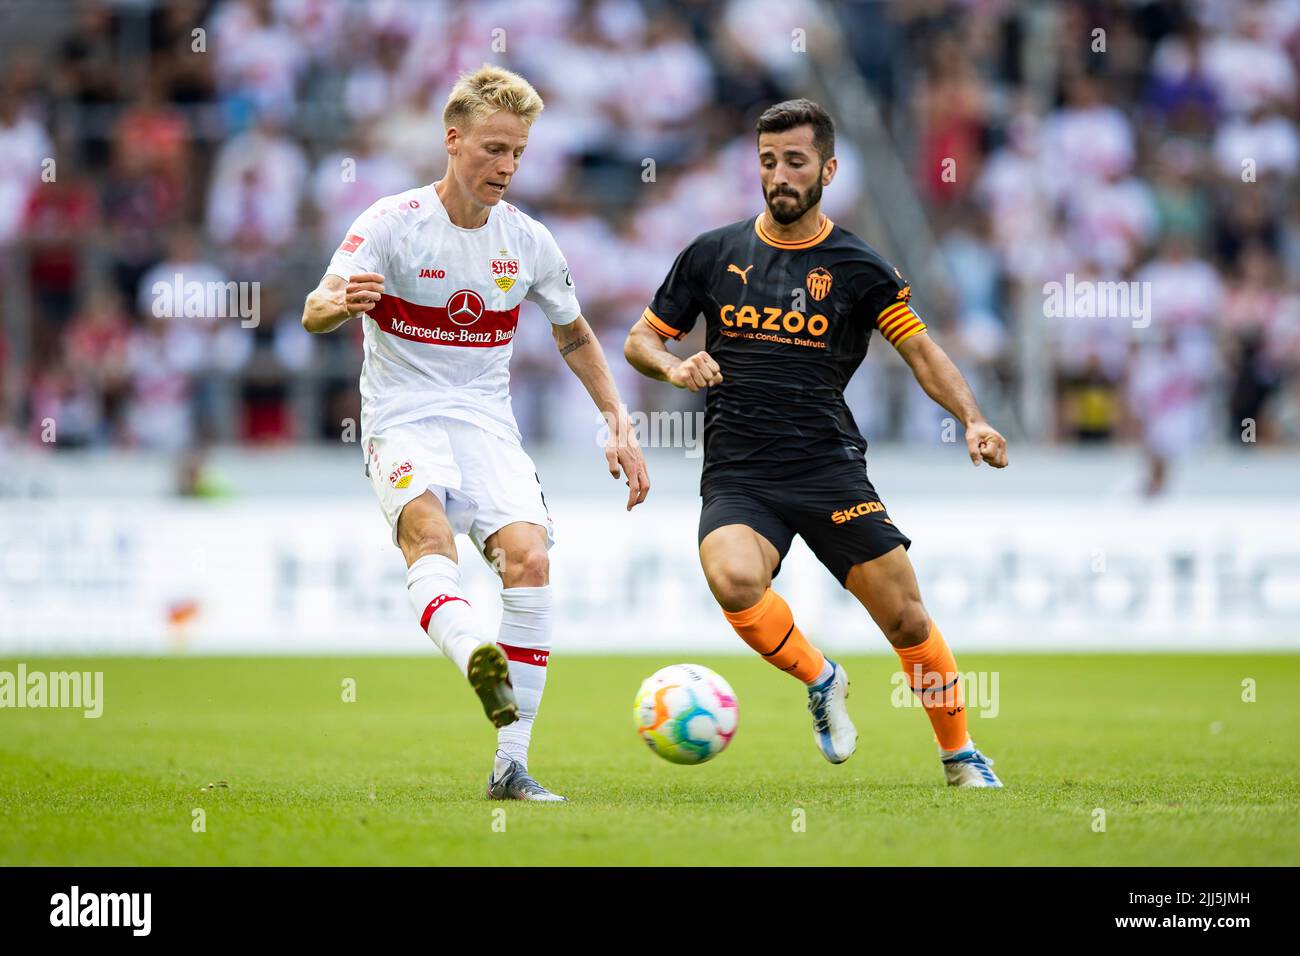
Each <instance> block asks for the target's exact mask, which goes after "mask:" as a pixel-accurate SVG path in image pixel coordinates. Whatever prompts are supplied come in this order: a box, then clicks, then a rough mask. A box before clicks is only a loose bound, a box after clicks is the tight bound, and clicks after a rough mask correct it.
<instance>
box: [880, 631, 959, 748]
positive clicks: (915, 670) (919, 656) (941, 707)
mask: <svg viewBox="0 0 1300 956" xmlns="http://www.w3.org/2000/svg"><path fill="white" fill-rule="evenodd" d="M894 653H896V654H897V655H898V659H899V660H900V661H902V662H903V673H904V674H905V675H907V683H908V686H910V687H911V688H912V690H913V691H915V692H916V693H917V694H918V695H919V696H920V698H921V704H922V706H924V707H925V713H926V716H928V717H929V718H930V725H931V726H932V727H934V736H935V739H936V740H938V741H939V746H940V747H942V748H943V749H944V750H958V749H960V748H961V747H964V746H965V745H966V739H967V733H966V705H965V703H964V702H963V700H962V692H961V680H960V679H959V678H958V675H957V661H956V660H955V659H954V658H953V656H952V651H950V650H949V649H948V644H947V642H946V641H945V640H944V639H943V635H942V634H940V633H939V628H938V626H937V625H936V624H935V623H934V621H931V622H930V636H929V637H927V638H926V639H925V640H924V641H922V642H921V643H920V644H917V645H915V646H914V647H896V648H894Z"/></svg>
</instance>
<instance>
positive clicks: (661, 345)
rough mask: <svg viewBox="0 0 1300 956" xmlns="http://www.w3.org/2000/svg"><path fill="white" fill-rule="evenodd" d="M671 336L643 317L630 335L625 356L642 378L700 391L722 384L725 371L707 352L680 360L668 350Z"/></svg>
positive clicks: (624, 344) (624, 350)
mask: <svg viewBox="0 0 1300 956" xmlns="http://www.w3.org/2000/svg"><path fill="white" fill-rule="evenodd" d="M667 340H668V337H667V336H665V335H663V333H661V332H659V331H657V330H656V329H655V327H654V326H652V325H651V324H650V323H649V322H648V321H647V320H646V319H645V317H644V316H643V317H642V318H640V319H638V320H637V323H636V325H634V326H632V330H631V331H630V332H628V334H627V341H626V342H624V343H623V357H624V358H625V359H627V360H628V363H629V364H630V365H631V366H632V367H633V368H634V369H636V370H637V371H638V372H640V373H641V374H642V375H646V376H649V377H650V378H653V379H658V380H659V381H661V382H668V383H669V384H670V385H676V386H677V387H678V388H689V389H690V390H691V391H692V392H698V391H699V390H700V389H702V388H707V387H709V386H710V385H717V384H718V383H719V382H721V381H722V372H721V370H720V369H719V368H718V363H717V362H715V361H714V360H713V358H712V356H710V355H709V353H708V352H696V353H695V354H694V355H692V356H690V357H689V358H678V357H677V356H676V355H674V354H673V353H672V352H670V351H668V345H667Z"/></svg>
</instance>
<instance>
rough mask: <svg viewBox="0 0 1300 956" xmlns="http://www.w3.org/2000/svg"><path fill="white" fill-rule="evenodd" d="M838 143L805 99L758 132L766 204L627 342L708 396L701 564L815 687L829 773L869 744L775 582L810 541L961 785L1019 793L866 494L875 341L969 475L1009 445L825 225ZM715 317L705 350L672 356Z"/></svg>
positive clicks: (669, 378)
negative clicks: (865, 398)
mask: <svg viewBox="0 0 1300 956" xmlns="http://www.w3.org/2000/svg"><path fill="white" fill-rule="evenodd" d="M834 154H835V128H834V125H833V124H832V122H831V118H830V116H829V115H827V113H826V111H825V110H823V109H822V108H821V107H820V106H818V105H817V104H815V103H813V102H811V101H809V100H805V99H799V100H790V101H787V102H784V103H778V104H777V105H776V106H773V107H771V108H770V109H768V110H767V111H766V112H764V113H763V115H762V116H760V117H759V120H758V162H759V166H760V167H761V171H762V182H763V193H764V196H765V198H766V205H767V208H766V209H765V210H764V211H763V212H762V213H760V214H759V215H758V216H756V217H752V218H748V219H743V220H741V221H740V222H737V223H733V224H731V225H729V226H723V227H722V228H721V229H714V230H712V231H710V232H706V233H704V234H703V235H701V236H699V237H697V238H696V239H695V240H694V241H693V242H692V243H691V244H690V245H689V246H687V247H686V248H685V249H684V250H683V251H682V252H681V254H680V255H678V257H677V260H676V262H674V263H673V267H672V271H670V272H669V273H668V276H667V278H666V279H664V282H663V285H662V286H660V288H659V291H658V293H656V295H655V297H654V301H653V302H652V303H651V305H650V307H649V308H647V309H646V310H645V313H644V314H643V315H642V317H641V318H640V320H638V321H637V323H636V325H634V326H633V327H632V330H631V331H630V332H629V333H628V337H627V342H626V345H625V346H624V354H625V355H626V357H627V360H628V361H629V362H630V363H631V364H632V366H633V367H634V368H636V369H637V370H638V371H639V372H641V373H642V374H644V375H648V376H650V377H651V378H655V379H659V380H662V381H666V382H670V383H672V384H673V385H676V386H678V387H679V388H689V389H690V390H691V391H693V392H694V391H699V390H700V389H701V388H704V389H707V396H706V404H705V419H704V473H703V476H702V478H701V483H700V494H701V497H702V499H703V507H702V509H701V512H700V527H699V549H700V563H701V565H702V566H703V568H704V574H705V577H706V578H707V579H708V582H709V588H710V589H711V590H712V591H713V595H714V597H715V598H717V601H718V603H719V604H720V605H721V606H722V610H723V613H724V614H725V616H726V618H727V620H728V621H730V622H731V625H732V626H733V627H734V628H735V630H736V633H737V634H739V635H740V636H741V638H742V639H743V640H744V641H745V642H746V643H747V644H749V646H750V647H752V648H753V649H754V650H756V651H758V653H759V654H761V655H762V656H763V658H764V659H765V660H767V661H769V662H771V663H772V664H773V665H775V666H776V667H778V668H780V669H781V670H783V671H787V672H788V673H791V674H793V675H794V676H795V677H797V678H799V679H800V680H802V681H803V682H804V683H805V684H806V685H807V688H808V709H809V710H810V711H811V712H812V715H813V734H814V739H815V740H816V741H817V745H818V747H819V748H820V749H821V751H822V754H823V755H824V756H825V757H826V759H827V760H829V761H831V762H832V763H842V762H844V761H845V760H847V759H848V758H849V757H850V756H851V755H852V754H853V751H854V749H855V748H856V745H857V731H856V730H855V729H854V726H853V722H852V721H851V720H850V719H849V715H848V710H847V708H846V706H845V702H844V699H845V697H846V696H847V695H848V687H849V683H848V677H847V675H846V674H845V673H844V668H843V667H842V666H840V665H838V664H836V663H835V662H834V661H831V660H829V659H827V658H826V657H825V655H823V654H822V653H821V651H819V650H818V649H817V648H815V647H814V646H813V645H812V644H811V643H810V642H809V641H808V639H807V638H806V637H805V636H804V635H803V633H802V632H801V631H800V630H799V628H798V627H797V626H796V625H795V621H794V617H793V614H792V612H791V610H790V607H789V605H787V604H786V602H785V601H784V600H783V599H782V598H781V596H780V595H778V594H777V593H776V592H775V591H773V590H772V587H771V583H772V578H773V577H775V576H776V574H777V572H778V571H779V570H780V567H781V560H782V558H783V557H784V556H785V554H786V552H787V551H788V550H789V548H790V543H791V541H792V540H793V538H794V536H795V535H796V534H798V535H800V536H801V537H802V538H803V539H804V541H805V542H806V543H807V544H808V546H809V548H811V549H812V551H813V553H814V554H815V555H816V556H817V558H818V559H819V560H820V561H821V562H822V564H824V565H825V566H826V568H827V570H829V571H830V572H831V573H832V574H834V575H835V577H836V578H837V579H838V580H839V582H840V584H841V585H843V586H844V587H845V588H847V589H848V590H849V591H850V592H852V594H853V595H854V596H855V597H856V598H857V599H858V600H859V601H861V602H862V605H863V606H864V607H865V608H866V609H867V612H868V613H869V614H870V615H871V617H872V618H873V619H874V620H875V622H876V624H877V625H879V627H880V629H881V631H883V632H884V634H885V637H886V638H887V639H888V640H889V642H890V644H892V645H893V647H894V650H895V651H896V652H897V654H898V656H899V659H900V660H901V662H902V667H903V672H904V673H905V674H906V675H907V677H908V681H909V684H910V685H911V687H912V689H913V690H914V691H915V692H916V693H917V694H918V695H919V696H920V698H921V701H922V704H923V705H924V707H925V711H926V714H927V715H928V717H929V718H930V723H931V726H932V727H933V729H934V735H935V740H936V742H937V743H938V745H939V756H940V759H941V761H942V764H943V768H944V772H945V775H946V777H947V780H948V783H949V784H951V785H953V786H961V787H1001V786H1002V783H1001V781H999V780H998V778H997V776H996V775H995V774H994V773H993V771H992V769H991V764H992V761H991V760H990V759H988V758H987V757H985V756H984V755H983V754H982V753H981V752H980V751H979V750H978V749H976V747H975V744H974V743H973V742H972V741H971V739H970V736H969V734H968V733H967V727H966V712H965V707H964V705H963V703H962V695H961V685H960V682H959V677H958V671H957V665H956V662H955V660H954V659H953V655H952V651H951V650H949V648H948V645H947V643H946V642H945V641H944V639H943V635H942V634H940V633H939V629H938V628H937V627H936V626H935V624H934V622H933V621H932V620H931V619H930V616H929V614H927V613H926V610H925V607H924V605H923V604H922V603H921V594H920V589H919V588H918V586H917V583H916V575H915V573H914V572H913V570H912V564H911V562H910V561H909V560H908V557H907V548H908V546H909V545H910V544H911V541H910V540H909V539H908V538H907V536H906V535H905V534H903V532H902V531H901V530H899V529H898V528H897V527H896V526H895V525H894V523H893V521H892V520H891V519H890V518H889V514H888V512H887V511H886V510H885V507H884V505H883V504H882V503H881V501H880V497H879V495H877V494H876V491H875V489H874V488H873V487H872V486H871V482H870V481H869V480H868V479H867V469H866V447H867V443H866V441H865V440H864V439H863V437H862V435H861V433H860V432H859V431H858V428H857V425H856V424H855V423H854V421H853V416H852V414H851V413H850V412H849V409H848V406H847V405H846V404H845V402H844V387H845V386H846V385H847V384H848V381H849V378H850V377H851V376H852V375H853V372H854V371H855V370H856V369H857V367H858V366H859V365H860V364H861V362H862V359H863V357H864V356H865V355H866V352H867V345H868V342H869V340H870V339H871V335H872V332H873V331H874V332H878V333H880V335H881V337H882V338H884V339H885V340H886V341H887V342H889V344H890V345H891V346H893V347H894V348H895V349H897V350H898V352H899V354H900V355H901V356H902V357H903V359H904V360H905V361H906V362H907V363H908V365H909V366H911V369H912V371H913V373H914V375H915V376H916V380H917V382H918V383H919V384H920V386H921V387H922V388H923V389H924V390H925V392H926V393H927V394H928V395H929V396H930V397H931V398H932V399H934V401H936V402H937V403H938V404H940V405H941V406H943V407H944V408H945V409H947V410H948V411H949V412H950V413H951V414H952V415H953V416H954V417H955V418H956V419H957V420H959V421H961V422H962V423H964V425H965V426H966V445H967V448H968V450H969V452H970V457H971V461H972V462H974V463H975V464H976V465H978V464H979V463H980V462H981V461H984V462H987V463H988V464H990V465H992V466H993V467H994V468H1002V467H1004V466H1005V465H1006V463H1007V446H1006V440H1005V439H1004V438H1003V437H1002V436H1001V435H1000V434H998V432H997V431H996V430H995V429H993V428H992V426H990V425H989V424H988V423H987V422H986V421H984V416H983V415H982V414H981V413H980V410H979V407H978V406H977V405H976V404H975V398H974V396H973V395H972V394H971V391H970V388H969V387H968V386H967V384H966V382H965V380H964V379H963V378H962V376H961V373H960V372H958V371H957V368H956V367H955V366H954V365H953V364H952V361H951V360H950V359H949V358H948V356H947V355H945V354H944V352H943V350H942V349H940V348H939V346H938V345H937V344H935V342H934V341H933V340H932V339H931V338H930V336H929V335H928V334H927V332H926V327H925V323H924V322H923V321H922V320H921V318H920V317H919V316H918V315H917V314H916V312H914V311H913V310H912V307H911V305H910V303H909V300H910V297H911V287H910V286H909V285H908V283H907V280H905V279H904V278H903V276H902V275H901V274H900V273H899V271H898V270H897V269H895V268H894V267H893V266H891V265H890V264H889V263H888V262H887V261H886V260H885V259H884V258H883V257H881V255H880V254H879V253H877V252H876V251H875V250H874V249H872V248H871V247H870V246H868V245H867V244H866V243H865V242H863V241H862V240H861V239H859V238H858V237H857V236H855V235H853V234H852V233H850V232H848V231H847V230H845V229H842V228H841V227H839V226H837V225H835V224H834V223H833V222H831V221H830V220H829V219H827V218H826V216H824V215H822V212H821V195H822V189H823V188H824V187H826V186H829V185H830V183H831V180H832V179H834V177H835V169H836V161H835V155H834ZM701 314H703V315H704V317H705V322H706V329H707V337H706V350H705V351H703V352H697V353H696V354H694V355H692V356H690V357H689V358H685V359H682V358H678V357H677V356H675V355H673V354H672V353H671V352H669V351H668V349H667V347H666V342H667V340H668V339H680V338H681V337H682V336H684V335H685V334H686V333H687V332H689V331H690V330H691V328H692V327H693V326H694V325H695V322H696V319H697V317H698V316H700V315H701Z"/></svg>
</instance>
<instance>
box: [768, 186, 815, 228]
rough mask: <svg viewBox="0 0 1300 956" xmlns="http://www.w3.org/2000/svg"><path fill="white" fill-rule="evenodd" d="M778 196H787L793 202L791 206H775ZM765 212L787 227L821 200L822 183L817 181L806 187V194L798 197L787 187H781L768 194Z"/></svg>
mask: <svg viewBox="0 0 1300 956" xmlns="http://www.w3.org/2000/svg"><path fill="white" fill-rule="evenodd" d="M778 196H788V197H790V198H791V199H793V200H794V203H793V204H785V205H782V206H780V207H778V206H776V205H775V200H776V199H777V197H778ZM766 199H767V211H768V212H769V213H771V215H772V218H773V219H774V220H775V221H776V222H778V223H780V224H781V225H783V226H788V225H790V223H792V222H794V221H795V220H796V219H798V218H799V217H800V216H802V215H803V214H804V213H806V212H807V211H808V210H809V209H811V208H812V207H813V206H815V205H817V204H818V203H819V202H821V200H822V181H821V178H820V177H818V179H817V180H816V181H815V182H814V183H813V184H812V185H811V186H809V187H808V192H807V193H805V194H804V195H802V196H800V195H799V194H798V193H796V192H795V191H794V190H793V189H791V188H790V187H789V186H783V187H780V188H779V189H775V190H773V191H772V192H770V193H768V194H767V196H766Z"/></svg>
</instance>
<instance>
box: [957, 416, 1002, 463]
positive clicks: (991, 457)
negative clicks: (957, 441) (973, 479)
mask: <svg viewBox="0 0 1300 956" xmlns="http://www.w3.org/2000/svg"><path fill="white" fill-rule="evenodd" d="M966 450H967V451H969V452H970V460H971V463H972V464H974V465H979V463H980V461H981V460H983V461H987V462H988V463H989V464H990V465H992V466H993V467H994V468H1005V467H1007V440H1006V439H1005V438H1003V437H1002V436H1001V435H1000V434H999V433H998V430H997V429H996V428H994V427H993V426H992V425H990V424H989V423H988V422H975V423H974V424H972V425H968V426H967V427H966Z"/></svg>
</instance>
